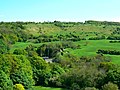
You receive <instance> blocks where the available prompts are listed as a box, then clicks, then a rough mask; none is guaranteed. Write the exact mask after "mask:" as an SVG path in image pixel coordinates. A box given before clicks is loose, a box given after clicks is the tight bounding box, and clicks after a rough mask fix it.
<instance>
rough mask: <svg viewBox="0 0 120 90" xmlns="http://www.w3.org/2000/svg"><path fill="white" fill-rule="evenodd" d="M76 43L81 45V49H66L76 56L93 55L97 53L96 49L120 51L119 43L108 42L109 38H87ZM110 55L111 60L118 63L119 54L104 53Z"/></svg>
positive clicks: (119, 62)
mask: <svg viewBox="0 0 120 90" xmlns="http://www.w3.org/2000/svg"><path fill="white" fill-rule="evenodd" d="M75 43H76V44H79V45H81V49H71V48H68V49H67V50H68V51H69V52H70V53H71V54H74V55H76V56H89V57H91V56H95V55H97V53H96V52H97V50H98V49H106V50H119V51H120V47H119V46H120V43H109V40H87V41H79V42H75ZM105 56H107V57H110V58H111V60H112V62H113V63H115V64H120V55H105Z"/></svg>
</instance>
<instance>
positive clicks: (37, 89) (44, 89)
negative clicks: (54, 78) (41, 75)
mask: <svg viewBox="0 0 120 90" xmlns="http://www.w3.org/2000/svg"><path fill="white" fill-rule="evenodd" d="M32 90H67V89H62V88H52V87H40V86H35V87H33V88H32Z"/></svg>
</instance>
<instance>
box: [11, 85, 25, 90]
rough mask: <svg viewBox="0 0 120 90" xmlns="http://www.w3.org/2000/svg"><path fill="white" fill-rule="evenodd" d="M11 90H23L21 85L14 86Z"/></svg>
mask: <svg viewBox="0 0 120 90" xmlns="http://www.w3.org/2000/svg"><path fill="white" fill-rule="evenodd" d="M13 90H25V89H24V86H23V85H22V84H15V85H14V88H13Z"/></svg>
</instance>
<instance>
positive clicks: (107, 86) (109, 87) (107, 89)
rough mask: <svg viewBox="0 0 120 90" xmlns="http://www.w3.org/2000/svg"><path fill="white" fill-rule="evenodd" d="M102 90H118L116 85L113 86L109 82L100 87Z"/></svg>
mask: <svg viewBox="0 0 120 90" xmlns="http://www.w3.org/2000/svg"><path fill="white" fill-rule="evenodd" d="M102 89H103V90H118V86H117V85H116V84H113V83H111V82H108V84H105V85H104V86H103V87H102Z"/></svg>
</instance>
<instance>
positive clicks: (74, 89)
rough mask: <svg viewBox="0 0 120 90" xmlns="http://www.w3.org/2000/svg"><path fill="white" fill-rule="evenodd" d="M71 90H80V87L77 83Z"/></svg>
mask: <svg viewBox="0 0 120 90" xmlns="http://www.w3.org/2000/svg"><path fill="white" fill-rule="evenodd" d="M71 90H80V86H79V85H78V84H77V83H73V84H72V86H71Z"/></svg>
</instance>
